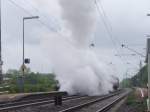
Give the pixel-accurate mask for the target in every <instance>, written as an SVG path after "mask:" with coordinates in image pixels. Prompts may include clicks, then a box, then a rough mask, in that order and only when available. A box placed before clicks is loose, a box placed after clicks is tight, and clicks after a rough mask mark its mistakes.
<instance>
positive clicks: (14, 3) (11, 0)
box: [8, 0, 56, 32]
mask: <svg viewBox="0 0 150 112" xmlns="http://www.w3.org/2000/svg"><path fill="white" fill-rule="evenodd" d="M8 1H9V2H11V3H12V4H13V5H15V6H16V7H18V8H20V9H22V10H23V11H24V12H25V13H27V14H28V15H29V16H33V14H31V13H30V12H29V11H27V10H26V9H25V8H23V7H21V6H20V5H18V4H17V3H16V2H14V1H13V0H8ZM38 21H39V22H40V23H41V24H42V25H44V26H45V27H46V28H47V29H49V30H50V31H55V32H56V30H55V29H53V28H51V27H49V26H48V25H46V24H45V23H44V22H43V21H41V20H40V19H38Z"/></svg>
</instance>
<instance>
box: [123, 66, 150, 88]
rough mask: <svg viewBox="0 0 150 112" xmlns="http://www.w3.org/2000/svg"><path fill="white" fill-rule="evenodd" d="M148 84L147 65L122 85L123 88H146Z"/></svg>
mask: <svg viewBox="0 0 150 112" xmlns="http://www.w3.org/2000/svg"><path fill="white" fill-rule="evenodd" d="M147 82H148V72H147V65H145V66H144V67H142V68H141V70H139V72H138V73H137V74H135V75H134V76H133V77H131V78H128V79H124V80H123V81H122V83H121V85H122V87H137V86H138V87H146V86H147Z"/></svg>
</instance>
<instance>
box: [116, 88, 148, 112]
mask: <svg viewBox="0 0 150 112" xmlns="http://www.w3.org/2000/svg"><path fill="white" fill-rule="evenodd" d="M144 91H145V89H141V88H135V89H134V91H132V92H131V93H130V94H129V96H128V97H127V98H126V99H124V101H122V104H121V106H120V107H119V108H118V110H117V112H146V110H147V103H146V100H147V94H146V93H144Z"/></svg>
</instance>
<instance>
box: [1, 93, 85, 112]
mask: <svg viewBox="0 0 150 112" xmlns="http://www.w3.org/2000/svg"><path fill="white" fill-rule="evenodd" d="M86 97H87V96H76V95H74V96H66V97H64V98H63V101H67V100H75V99H82V98H86ZM53 103H54V100H53V99H52V98H40V99H34V100H26V101H14V102H7V103H4V104H0V112H3V111H9V110H15V109H19V108H25V107H29V106H37V105H44V104H53Z"/></svg>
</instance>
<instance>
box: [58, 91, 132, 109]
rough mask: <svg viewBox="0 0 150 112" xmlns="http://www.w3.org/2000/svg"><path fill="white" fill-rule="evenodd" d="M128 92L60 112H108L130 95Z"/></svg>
mask: <svg viewBox="0 0 150 112" xmlns="http://www.w3.org/2000/svg"><path fill="white" fill-rule="evenodd" d="M128 93H129V91H128V92H125V93H123V92H120V93H116V94H113V95H110V96H105V97H102V98H99V99H96V100H91V101H87V102H84V103H82V104H79V105H76V106H73V107H69V108H67V109H64V110H61V111H59V112H106V111H107V110H109V109H111V108H112V107H113V106H114V105H115V104H117V103H118V102H119V101H120V100H122V99H123V98H125V97H126V96H127V95H128Z"/></svg>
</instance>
